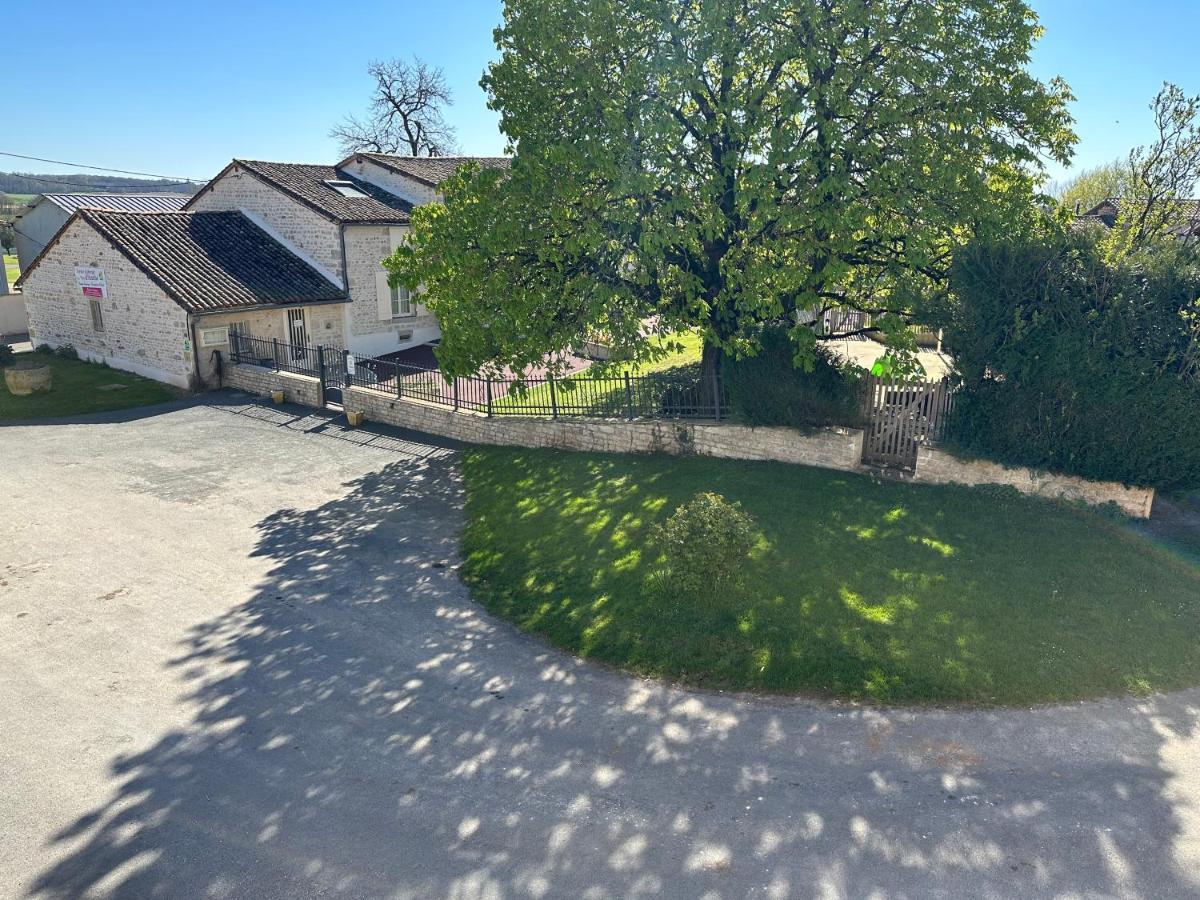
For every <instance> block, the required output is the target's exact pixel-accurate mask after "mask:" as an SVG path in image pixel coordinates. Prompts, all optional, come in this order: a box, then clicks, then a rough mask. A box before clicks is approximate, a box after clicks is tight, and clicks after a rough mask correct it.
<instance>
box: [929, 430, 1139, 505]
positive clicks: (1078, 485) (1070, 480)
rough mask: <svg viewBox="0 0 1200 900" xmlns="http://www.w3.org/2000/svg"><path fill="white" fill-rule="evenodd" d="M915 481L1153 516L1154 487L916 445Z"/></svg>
mask: <svg viewBox="0 0 1200 900" xmlns="http://www.w3.org/2000/svg"><path fill="white" fill-rule="evenodd" d="M914 480H916V481H923V482H929V483H937V484H951V483H952V484H969V485H970V484H999V485H1007V486H1009V487H1014V488H1016V489H1017V490H1018V491H1020V492H1021V493H1022V494H1031V495H1034V496H1038V497H1050V498H1054V499H1060V500H1071V501H1076V502H1082V503H1088V504H1091V505H1092V506H1102V505H1104V504H1106V503H1115V504H1117V506H1119V507H1120V508H1121V509H1122V511H1124V512H1125V514H1126V515H1129V516H1132V517H1133V518H1135V519H1147V518H1149V517H1150V508H1151V506H1152V505H1153V503H1154V488H1136V487H1126V486H1125V485H1123V484H1118V483H1116V482H1111V481H1085V480H1084V479H1082V478H1076V477H1074V476H1071V475H1055V474H1053V473H1051V472H1039V471H1036V470H1034V469H1026V468H1022V467H1016V468H1008V467H1006V466H1002V465H1000V464H999V463H994V462H989V461H988V460H982V459H962V458H961V457H958V456H955V455H953V454H952V453H949V452H948V451H946V450H940V449H937V448H935V447H928V446H921V447H919V448H917V470H916V474H915V475H914Z"/></svg>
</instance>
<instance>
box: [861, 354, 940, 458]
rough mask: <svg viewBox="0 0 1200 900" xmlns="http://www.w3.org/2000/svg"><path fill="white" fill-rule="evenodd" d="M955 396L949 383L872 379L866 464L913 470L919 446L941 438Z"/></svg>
mask: <svg viewBox="0 0 1200 900" xmlns="http://www.w3.org/2000/svg"><path fill="white" fill-rule="evenodd" d="M952 400H953V395H952V393H951V391H950V385H949V383H948V382H947V381H946V380H945V379H944V378H943V379H942V380H940V381H925V380H921V379H913V380H907V381H905V380H893V379H890V378H886V377H876V376H874V375H871V376H868V377H867V379H866V396H865V398H864V400H863V407H864V409H863V412H864V418H865V420H866V425H865V431H866V433H865V435H864V436H863V458H862V461H863V462H864V463H865V464H867V465H869V466H888V467H895V468H901V469H913V468H915V467H916V465H917V446H918V445H919V444H921V443H924V442H926V441H929V440H932V439H934V438H936V437H937V436H938V433H939V430H940V428H941V425H942V420H943V419H944V417H945V415H946V413H947V412H949V410H950V405H951V402H952Z"/></svg>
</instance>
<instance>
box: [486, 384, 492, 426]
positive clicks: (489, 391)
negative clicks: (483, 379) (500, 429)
mask: <svg viewBox="0 0 1200 900" xmlns="http://www.w3.org/2000/svg"><path fill="white" fill-rule="evenodd" d="M487 414H488V418H489V419H490V418H491V417H492V379H491V378H488V380H487Z"/></svg>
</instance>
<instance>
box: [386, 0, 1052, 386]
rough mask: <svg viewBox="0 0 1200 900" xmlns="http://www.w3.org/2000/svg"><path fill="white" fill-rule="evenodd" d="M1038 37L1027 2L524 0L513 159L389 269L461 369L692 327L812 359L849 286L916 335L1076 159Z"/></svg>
mask: <svg viewBox="0 0 1200 900" xmlns="http://www.w3.org/2000/svg"><path fill="white" fill-rule="evenodd" d="M1038 34H1039V28H1038V26H1037V23H1036V19H1035V16H1034V14H1033V13H1032V12H1031V10H1030V9H1029V7H1028V6H1026V5H1025V3H1023V2H1020V0H939V2H938V3H928V2H923V0H691V2H686V0H685V2H680V0H574V2H571V3H562V2H560V0H506V4H505V12H504V22H503V25H502V26H501V27H500V28H499V29H497V30H496V32H495V38H496V43H497V45H498V47H499V50H500V58H499V60H498V61H497V62H496V63H494V64H493V65H492V66H491V67H490V69H489V71H488V73H487V74H486V75H485V77H484V79H483V85H484V87H485V88H486V90H487V91H488V94H489V98H490V105H491V106H492V107H493V108H494V109H496V110H498V111H499V112H500V114H501V128H502V130H503V132H504V133H505V135H506V136H507V137H508V139H509V141H510V144H511V149H512V150H513V153H514V155H513V160H512V166H511V170H510V171H508V172H507V173H500V172H495V171H491V172H486V171H478V170H471V169H469V168H468V169H466V170H464V171H462V172H460V174H459V175H458V176H457V177H455V178H454V179H452V180H451V181H450V182H448V183H446V184H445V185H444V197H445V202H444V204H439V205H433V206H427V207H422V208H420V209H418V210H417V211H416V213H415V215H414V218H413V231H412V236H411V241H410V243H409V244H408V245H407V246H406V247H404V248H402V249H401V250H400V251H399V252H398V253H397V254H396V255H395V256H394V257H393V258H392V259H390V260H389V261H388V266H389V268H390V269H391V270H392V271H393V273H394V275H395V277H396V278H397V279H399V280H402V281H405V282H406V283H408V284H409V285H411V286H415V285H417V284H421V285H423V286H424V288H425V289H426V291H427V299H426V302H427V303H428V305H429V306H430V307H432V309H433V310H434V311H435V312H436V313H437V315H438V317H439V318H440V320H441V323H442V329H443V335H444V336H443V339H442V344H441V348H440V350H439V359H440V361H441V363H442V365H443V368H445V369H446V370H447V371H451V372H466V371H472V370H474V369H476V368H478V367H479V366H481V365H487V364H505V365H511V366H513V367H516V368H520V367H522V366H525V365H528V364H532V363H536V362H538V361H540V360H541V359H542V358H543V357H545V356H546V354H548V353H552V352H554V351H557V350H560V349H562V348H564V347H566V346H570V345H571V344H573V343H574V342H576V341H577V340H578V339H579V338H580V336H581V335H583V334H585V333H587V332H588V331H591V330H597V329H598V330H602V331H603V332H605V333H606V334H607V335H608V336H609V337H610V339H611V340H612V341H614V342H615V343H616V344H618V345H621V346H624V347H628V348H632V349H634V350H635V351H636V352H640V353H653V352H655V349H654V348H655V347H656V346H657V344H656V343H655V342H651V341H648V340H646V335H647V332H648V331H655V330H657V331H662V332H667V331H671V330H674V329H678V328H681V327H698V328H700V329H702V332H703V335H704V339H705V358H706V364H708V365H709V366H716V365H719V362H720V358H721V356H722V354H724V353H726V352H729V351H734V352H753V348H754V343H755V340H756V334H757V333H758V331H759V328H760V326H761V324H762V323H764V322H778V321H782V322H786V323H790V324H791V328H792V335H793V337H794V339H795V341H796V346H797V356H798V359H804V358H805V357H806V350H807V349H809V348H811V346H812V344H813V341H814V339H815V335H814V329H815V328H816V327H817V326H815V325H814V324H813V320H814V315H813V310H819V309H822V308H825V307H829V306H833V305H848V306H851V307H854V308H858V309H861V310H864V311H869V312H872V313H875V314H878V315H879V316H881V318H880V319H879V321H880V322H882V327H883V328H885V329H886V330H889V331H895V330H896V329H894V328H893V327H892V326H891V325H890V324H889V323H894V322H896V321H899V317H902V316H905V315H908V314H911V312H912V310H913V308H914V302H915V301H914V298H918V297H920V296H922V295H924V294H925V293H926V292H928V291H929V290H930V289H936V288H937V286H939V285H940V284H941V283H942V282H943V279H944V275H945V271H946V265H947V262H948V257H949V253H950V251H951V250H952V248H953V247H954V246H955V245H956V244H957V243H958V242H959V241H960V240H961V239H962V238H963V237H964V236H965V235H966V234H967V233H969V232H977V231H980V230H987V229H994V228H1001V227H1009V226H1010V225H1011V223H1013V222H1014V221H1016V220H1018V219H1020V218H1021V217H1022V216H1028V215H1030V212H1029V210H1030V208H1031V203H1030V201H1031V198H1032V196H1033V192H1034V187H1035V184H1036V183H1037V181H1038V179H1039V178H1040V174H1041V167H1042V161H1043V160H1044V159H1045V158H1047V157H1051V158H1054V159H1058V160H1061V161H1065V160H1066V159H1067V158H1068V157H1069V153H1070V148H1071V145H1072V142H1073V135H1072V133H1071V130H1070V124H1071V121H1070V117H1069V115H1068V113H1067V111H1066V102H1067V101H1068V99H1069V93H1068V90H1067V88H1066V86H1065V85H1064V84H1062V83H1061V82H1058V81H1055V82H1052V83H1050V84H1045V83H1042V82H1039V81H1038V80H1037V79H1035V78H1034V77H1033V76H1032V75H1030V74H1029V72H1028V71H1027V64H1028V61H1029V54H1030V49H1031V47H1032V45H1033V43H1034V41H1035V40H1036V38H1037V36H1038ZM874 327H880V326H879V325H876V326H874ZM826 336H828V335H826Z"/></svg>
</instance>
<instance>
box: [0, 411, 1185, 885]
mask: <svg viewBox="0 0 1200 900" xmlns="http://www.w3.org/2000/svg"><path fill="white" fill-rule="evenodd" d="M117 418H120V417H117ZM126 418H128V421H114V422H110V423H107V424H100V423H88V424H84V423H80V424H67V425H43V426H34V427H9V428H0V497H2V498H3V514H2V515H0V548H2V550H3V553H2V555H0V836H2V838H0V895H3V896H12V897H30V896H36V897H81V896H113V897H129V898H135V897H136V898H143V897H230V898H234V897H236V898H241V897H246V898H275V897H278V898H285V897H286V898H295V897H310V896H313V897H315V896H320V897H353V898H359V897H397V898H403V897H414V898H415V897H455V898H510V897H547V898H549V897H572V898H574V897H597V898H600V897H629V896H652V895H654V896H666V897H685V898H696V897H730V898H732V897H744V896H755V897H757V896H762V897H830V898H834V897H855V898H857V897H878V898H893V897H954V898H961V897H973V898H974V897H1022V898H1035V897H1099V896H1114V897H1146V898H1174V897H1195V896H1200V730H1198V729H1197V724H1198V722H1200V692H1195V691H1193V692H1186V693H1183V694H1176V695H1172V696H1167V697H1158V698H1153V699H1149V700H1145V701H1139V700H1112V701H1104V702H1099V703H1087V704H1079V705H1075V706H1070V707H1057V708H1043V709H1036V710H1006V711H987V710H983V711H947V710H935V709H931V710H919V711H897V710H891V709H877V708H869V707H857V706H848V705H847V706H836V705H829V704H823V703H821V704H818V703H810V702H806V701H799V700H775V699H753V698H742V697H735V696H723V695H716V694H706V693H695V692H689V691H684V690H679V689H675V688H673V687H670V686H666V685H662V684H657V683H649V682H644V681H639V680H635V679H630V678H627V677H624V676H622V675H620V674H617V673H612V672H608V671H604V670H599V669H596V668H593V667H590V666H586V665H582V664H580V663H577V662H575V661H573V660H572V659H570V658H568V657H565V656H563V655H561V654H560V653H558V652H555V651H552V650H549V649H547V648H546V647H544V646H543V645H541V644H539V643H538V642H536V641H534V640H533V639H531V638H528V637H526V636H524V635H521V634H520V633H518V632H516V631H515V630H513V629H512V628H510V627H509V626H507V625H506V624H504V623H501V622H497V621H495V620H493V619H491V618H489V617H488V616H487V615H485V614H483V613H482V612H481V611H480V610H479V609H478V608H476V607H475V606H474V605H473V604H472V602H471V601H470V599H469V597H468V596H467V594H466V592H465V591H464V589H463V588H462V587H461V586H460V585H459V583H458V580H457V574H456V571H455V567H456V565H457V557H456V536H457V533H458V529H459V525H460V507H461V502H462V492H461V487H460V484H459V482H458V480H457V477H456V472H455V460H456V451H455V450H454V449H453V448H450V447H446V446H442V445H439V444H438V443H437V442H434V441H430V440H428V439H421V438H419V437H417V436H414V435H405V434H399V433H394V432H388V433H383V432H378V433H372V432H369V431H347V430H345V429H343V428H341V427H340V426H339V425H338V424H337V422H336V421H332V420H329V419H327V418H326V417H324V416H319V415H314V414H310V413H306V412H305V411H301V410H289V409H274V408H267V407H262V406H259V405H256V404H254V403H253V402H251V401H249V400H248V399H247V398H244V397H239V396H236V395H233V394H223V395H215V396H214V397H212V398H210V399H209V400H207V401H206V402H204V403H202V404H200V405H192V406H188V407H185V408H179V409H174V410H173V411H168V412H162V413H160V414H157V415H153V416H146V417H141V418H138V417H137V414H134V415H131V416H128V417H126Z"/></svg>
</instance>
